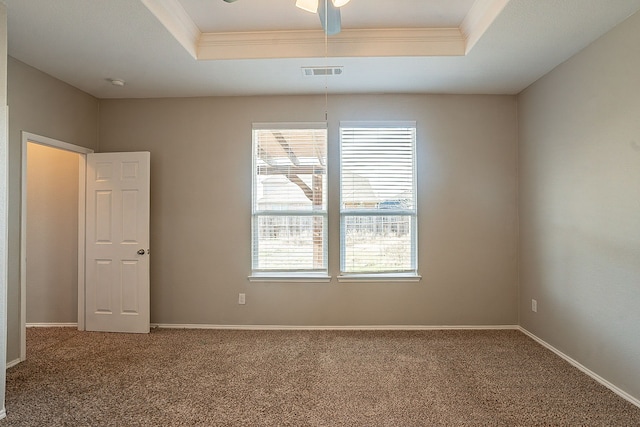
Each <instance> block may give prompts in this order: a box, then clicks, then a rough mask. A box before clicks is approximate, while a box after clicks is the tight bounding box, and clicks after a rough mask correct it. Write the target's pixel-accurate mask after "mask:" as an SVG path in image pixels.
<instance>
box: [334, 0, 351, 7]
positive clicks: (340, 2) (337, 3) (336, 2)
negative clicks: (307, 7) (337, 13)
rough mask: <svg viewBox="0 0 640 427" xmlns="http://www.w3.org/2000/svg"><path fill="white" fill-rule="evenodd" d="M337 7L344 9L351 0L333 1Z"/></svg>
mask: <svg viewBox="0 0 640 427" xmlns="http://www.w3.org/2000/svg"><path fill="white" fill-rule="evenodd" d="M331 1H332V2H333V5H334V6H335V7H342V6H344V5H345V4H347V3H349V1H350V0H331Z"/></svg>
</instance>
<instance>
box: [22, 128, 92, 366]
mask: <svg viewBox="0 0 640 427" xmlns="http://www.w3.org/2000/svg"><path fill="white" fill-rule="evenodd" d="M91 152H93V150H90V149H87V148H84V147H80V146H76V145H73V144H68V143H66V142H63V141H58V140H54V139H51V138H47V137H43V136H40V135H34V134H30V133H27V132H23V133H22V217H21V224H22V227H21V265H20V279H21V292H20V298H21V307H20V310H21V348H20V360H21V361H22V360H25V359H26V326H27V324H28V323H29V324H32V325H38V324H46V325H59V326H61V325H68V324H74V325H75V324H76V323H77V325H78V329H80V330H84V259H85V256H84V255H85V254H84V247H85V246H84V237H85V232H84V211H85V194H84V189H85V170H86V154H88V153H91Z"/></svg>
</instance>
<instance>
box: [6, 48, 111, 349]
mask: <svg viewBox="0 0 640 427" xmlns="http://www.w3.org/2000/svg"><path fill="white" fill-rule="evenodd" d="M7 93H8V104H9V212H8V215H9V222H8V228H9V229H8V232H9V260H8V263H9V265H8V294H7V299H8V310H7V334H8V338H7V360H9V361H13V360H15V359H17V358H18V357H19V356H20V336H19V333H20V205H21V201H20V198H21V196H20V191H21V190H20V185H21V184H20V181H21V171H20V169H21V161H22V160H21V144H22V140H21V132H22V131H26V132H30V133H34V134H37V135H42V136H46V137H49V138H54V139H57V140H60V141H64V142H68V143H71V144H75V145H80V146H83V147H88V148H93V149H95V148H97V143H98V106H99V105H98V100H97V99H96V98H94V97H92V96H90V95H87V94H86V93H84V92H82V91H80V90H78V89H76V88H74V87H72V86H69V85H67V84H66V83H63V82H61V81H59V80H57V79H55V78H53V77H51V76H49V75H46V74H44V73H42V72H40V71H38V70H36V69H35V68H32V67H30V66H28V65H26V64H24V63H22V62H20V61H17V60H15V59H13V58H9V60H8V91H7Z"/></svg>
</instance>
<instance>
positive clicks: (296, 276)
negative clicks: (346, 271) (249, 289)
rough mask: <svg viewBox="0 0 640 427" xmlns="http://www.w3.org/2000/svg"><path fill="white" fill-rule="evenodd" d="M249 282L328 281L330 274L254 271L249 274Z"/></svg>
mask: <svg viewBox="0 0 640 427" xmlns="http://www.w3.org/2000/svg"><path fill="white" fill-rule="evenodd" d="M249 281H250V282H279V283H293V282H296V283H329V282H330V281H331V276H328V275H326V274H324V273H289V274H287V273H256V274H252V275H251V276H249Z"/></svg>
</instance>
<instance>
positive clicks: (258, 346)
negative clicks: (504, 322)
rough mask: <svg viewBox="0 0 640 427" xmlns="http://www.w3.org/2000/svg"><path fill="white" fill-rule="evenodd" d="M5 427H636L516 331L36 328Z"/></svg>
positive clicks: (631, 413)
mask: <svg viewBox="0 0 640 427" xmlns="http://www.w3.org/2000/svg"><path fill="white" fill-rule="evenodd" d="M27 349H28V354H27V361H25V362H23V363H21V364H19V365H17V366H14V367H12V368H10V369H9V370H8V371H7V400H6V408H7V418H6V419H4V420H2V421H0V427H5V426H6V427H9V426H640V408H638V407H636V406H634V405H632V404H631V403H629V402H627V401H625V400H624V399H622V398H620V397H618V396H617V395H616V394H614V393H612V392H611V391H610V390H608V389H607V388H605V387H603V386H602V385H600V384H598V383H597V382H595V381H594V380H592V379H591V378H589V377H588V376H586V375H585V374H583V373H582V372H580V371H579V370H577V369H575V368H574V367H572V366H571V365H569V364H568V363H566V362H565V361H564V360H562V359H560V358H558V357H557V356H556V355H554V354H553V353H551V352H550V351H548V350H547V349H545V348H544V347H542V346H540V345H539V344H537V343H536V342H535V341H533V340H531V339H530V338H529V337H527V336H526V335H524V334H522V333H520V332H519V331H228V330H223V331H220V330H172V329H155V330H153V331H152V332H151V333H150V334H148V335H128V334H109V333H94V332H78V331H76V330H74V329H71V328H47V329H40V328H32V329H29V330H28V333H27Z"/></svg>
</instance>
